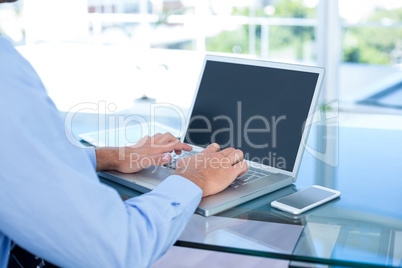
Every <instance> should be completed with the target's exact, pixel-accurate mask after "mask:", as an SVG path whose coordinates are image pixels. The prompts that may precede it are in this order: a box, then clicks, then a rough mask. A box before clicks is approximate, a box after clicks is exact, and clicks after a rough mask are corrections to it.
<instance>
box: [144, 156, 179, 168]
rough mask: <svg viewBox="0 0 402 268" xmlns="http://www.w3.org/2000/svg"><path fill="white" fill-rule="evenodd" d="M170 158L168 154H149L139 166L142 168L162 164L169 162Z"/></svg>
mask: <svg viewBox="0 0 402 268" xmlns="http://www.w3.org/2000/svg"><path fill="white" fill-rule="evenodd" d="M145 159H146V160H145ZM171 160H172V156H171V155H170V154H157V155H151V156H147V157H144V161H143V163H142V165H141V166H142V167H143V168H147V167H149V166H162V165H165V164H167V163H169V162H170V161H171Z"/></svg>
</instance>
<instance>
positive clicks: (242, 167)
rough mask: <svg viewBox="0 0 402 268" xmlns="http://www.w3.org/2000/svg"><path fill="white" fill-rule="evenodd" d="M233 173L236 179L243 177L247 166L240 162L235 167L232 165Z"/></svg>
mask: <svg viewBox="0 0 402 268" xmlns="http://www.w3.org/2000/svg"><path fill="white" fill-rule="evenodd" d="M232 170H233V172H234V173H235V175H236V177H239V176H243V175H244V174H246V172H247V171H248V165H247V163H246V162H245V161H241V162H239V163H237V164H235V165H233V169H232Z"/></svg>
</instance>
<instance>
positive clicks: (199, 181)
mask: <svg viewBox="0 0 402 268" xmlns="http://www.w3.org/2000/svg"><path fill="white" fill-rule="evenodd" d="M173 175H178V176H181V177H183V178H186V179H187V180H189V181H191V182H192V183H194V184H195V185H197V186H198V187H199V188H200V189H201V190H202V191H204V188H205V181H204V180H203V179H202V178H200V177H199V176H196V175H194V174H189V173H185V172H181V171H176V172H175V173H173Z"/></svg>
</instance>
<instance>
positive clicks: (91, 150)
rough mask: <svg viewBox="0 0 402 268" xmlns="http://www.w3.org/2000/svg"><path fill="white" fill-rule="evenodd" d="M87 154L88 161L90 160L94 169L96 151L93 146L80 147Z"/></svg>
mask: <svg viewBox="0 0 402 268" xmlns="http://www.w3.org/2000/svg"><path fill="white" fill-rule="evenodd" d="M82 150H83V151H84V152H85V153H86V154H87V156H88V158H89V161H91V164H92V167H93V169H94V170H96V153H95V147H88V148H83V149H82Z"/></svg>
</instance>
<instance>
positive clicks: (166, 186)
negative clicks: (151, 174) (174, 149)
mask: <svg viewBox="0 0 402 268" xmlns="http://www.w3.org/2000/svg"><path fill="white" fill-rule="evenodd" d="M152 193H153V194H158V193H160V194H163V195H168V196H169V199H170V200H172V205H173V206H183V207H184V208H186V210H187V211H188V212H190V213H191V214H192V213H194V211H195V210H196V208H197V207H198V205H199V204H200V202H201V198H202V190H201V188H200V187H198V186H197V185H196V184H195V183H193V182H192V181H190V180H188V179H186V178H184V177H182V176H179V175H171V176H169V177H167V178H166V179H165V180H164V181H163V182H162V183H161V184H159V185H158V186H157V187H156V188H155V189H154V190H152Z"/></svg>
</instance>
